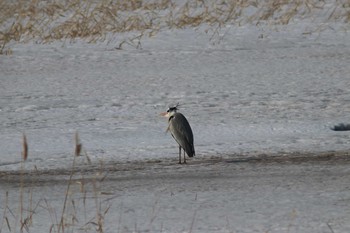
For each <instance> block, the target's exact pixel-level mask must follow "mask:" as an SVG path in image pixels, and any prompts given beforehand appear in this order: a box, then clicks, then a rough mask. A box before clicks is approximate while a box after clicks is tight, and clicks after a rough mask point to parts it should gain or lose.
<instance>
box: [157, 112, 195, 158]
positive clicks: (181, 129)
mask: <svg viewBox="0 0 350 233" xmlns="http://www.w3.org/2000/svg"><path fill="white" fill-rule="evenodd" d="M176 111H177V108H176V107H173V108H169V110H168V111H167V112H166V113H163V114H162V115H164V116H166V117H168V124H169V125H168V129H167V131H170V133H171V135H172V136H173V138H174V139H175V141H176V142H177V143H178V144H179V163H181V148H182V149H183V150H184V152H186V154H187V155H188V156H189V157H193V156H195V150H194V144H193V133H192V129H191V126H190V124H189V123H188V121H187V119H186V117H185V116H184V115H182V114H181V113H179V112H176ZM184 163H186V156H185V154H184Z"/></svg>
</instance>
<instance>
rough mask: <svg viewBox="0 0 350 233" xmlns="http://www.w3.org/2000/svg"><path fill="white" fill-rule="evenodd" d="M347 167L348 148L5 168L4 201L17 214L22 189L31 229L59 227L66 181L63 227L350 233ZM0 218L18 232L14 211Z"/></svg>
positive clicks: (80, 229)
mask: <svg viewBox="0 0 350 233" xmlns="http://www.w3.org/2000/svg"><path fill="white" fill-rule="evenodd" d="M349 165H350V159H349V158H348V154H347V153H346V152H334V153H323V154H317V155H312V154H308V155H297V154H294V155H293V156H285V155H283V156H278V155H276V156H266V157H265V156H264V155H259V156H255V157H250V158H249V159H246V158H236V159H223V158H220V157H206V158H196V159H194V160H190V161H189V162H188V164H187V165H178V164H176V159H174V160H171V161H159V160H153V161H148V162H145V161H140V162H137V161H136V162H132V163H130V162H129V163H114V164H105V165H103V169H99V168H98V166H97V165H96V166H93V165H91V166H80V167H79V166H77V169H76V170H75V172H74V174H73V176H72V178H70V174H71V171H69V170H46V171H45V170H42V171H40V170H39V171H36V172H34V171H31V172H29V171H28V172H26V171H23V172H22V176H21V175H20V174H18V172H7V173H2V174H1V177H0V179H1V187H2V192H1V198H2V199H3V200H5V197H4V196H5V193H4V192H5V190H6V191H8V192H9V198H8V199H7V202H8V203H9V204H8V206H10V207H11V208H9V209H10V210H11V211H12V212H13V213H14V215H15V213H16V206H17V204H18V203H19V202H18V200H20V198H21V197H20V193H22V198H23V199H24V200H26V199H27V198H28V199H31V200H32V201H25V204H24V211H23V218H25V217H26V216H28V213H29V212H28V210H30V209H31V210H33V212H34V214H33V218H32V219H33V221H32V224H31V225H30V226H29V227H28V229H29V231H31V232H34V231H35V232H49V231H50V229H56V232H57V226H56V225H55V224H56V223H57V222H59V219H60V216H61V214H62V207H63V206H64V205H63V203H64V200H65V194H64V193H65V190H67V184H68V183H69V182H67V180H69V179H71V180H72V182H71V186H70V188H69V192H68V195H67V205H66V206H67V207H66V210H65V215H64V216H65V222H66V228H65V231H67V232H95V231H96V229H97V226H96V225H95V224H93V223H96V222H97V221H96V218H95V216H96V213H97V212H99V213H101V216H103V230H104V232H350V223H349V216H350V202H349V199H350V187H349V179H350V168H349ZM82 174H84V175H82ZM89 174H90V175H89ZM21 177H22V178H21ZM21 179H22V182H21ZM21 183H24V185H20V184H21ZM81 183H84V185H81ZM21 186H22V188H21ZM20 190H22V192H19V191H20ZM2 203H5V202H3V201H2ZM30 203H32V204H31V206H32V207H31V208H29V206H30ZM2 210H4V209H2ZM1 216H7V217H8V219H9V222H10V225H11V227H12V229H14V228H15V216H12V215H11V214H10V211H7V213H5V215H3V213H1ZM73 217H74V218H73ZM17 218H18V217H17ZM73 219H74V220H73ZM17 228H18V229H19V226H18V225H17ZM1 229H2V232H7V230H8V227H7V225H6V223H4V222H3V225H2V228H1Z"/></svg>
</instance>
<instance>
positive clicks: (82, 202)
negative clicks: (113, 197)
mask: <svg viewBox="0 0 350 233" xmlns="http://www.w3.org/2000/svg"><path fill="white" fill-rule="evenodd" d="M22 139H23V141H22V147H23V151H22V156H23V160H22V161H21V170H20V172H19V176H18V180H17V181H18V185H19V190H18V198H19V200H18V206H10V205H9V202H10V201H9V199H10V198H12V195H11V194H9V192H8V191H7V192H6V197H5V200H3V203H2V204H3V205H2V207H3V213H2V216H1V215H0V216H1V217H2V219H1V223H0V233H1V232H3V231H4V232H31V230H33V229H32V228H33V227H35V226H34V224H33V219H34V220H36V221H37V222H40V219H38V218H39V217H38V216H37V214H38V213H40V212H43V211H44V212H47V215H48V216H49V217H50V219H51V226H50V228H49V229H47V232H57V233H60V232H62V233H63V232H73V231H74V229H79V230H84V231H85V232H99V233H102V232H104V218H105V216H106V215H107V213H108V211H109V208H110V207H111V205H110V204H108V203H102V201H101V200H100V194H101V191H100V186H101V185H102V182H103V181H104V179H105V178H106V175H104V176H101V174H104V167H103V164H101V167H100V171H98V172H97V174H95V175H93V176H90V177H89V178H88V179H85V178H84V174H83V172H80V171H79V169H77V163H76V159H77V156H74V159H73V164H72V168H71V170H70V175H69V178H68V179H67V186H66V190H64V191H63V192H62V195H64V201H63V203H62V209H60V208H59V207H61V206H57V204H56V206H54V207H53V206H52V205H51V203H50V201H49V200H48V199H47V198H46V197H44V198H41V199H39V200H38V199H36V201H34V200H33V197H35V196H38V195H39V196H40V195H41V194H40V189H36V190H37V191H39V193H37V192H35V191H34V190H35V187H36V178H38V176H39V175H40V174H39V173H38V174H36V171H37V169H36V170H34V171H26V169H25V160H26V159H25V155H27V153H28V143H27V139H26V135H25V134H24V133H23V136H22ZM79 145H80V149H81V143H80V139H79V135H78V132H76V134H75V147H76V148H77V146H79ZM76 151H77V149H75V152H76ZM79 155H80V151H79ZM85 155H86V161H87V163H88V164H89V165H92V164H91V160H90V158H89V157H88V156H87V153H86V152H85ZM31 173H34V174H31ZM28 175H30V177H32V178H31V179H30V178H28V177H26V176H28ZM78 177H81V178H78ZM77 180H79V181H77ZM77 184H78V185H80V189H79V191H78V190H77V189H76V188H75V187H76V186H77ZM14 185H16V184H15V183H14ZM90 194H91V195H90ZM104 194H106V193H104ZM87 195H89V197H87ZM91 202H92V203H91ZM91 205H93V206H95V208H96V214H93V213H92V214H93V215H92V216H91V213H90V212H88V211H87V209H88V208H89V207H87V206H91ZM14 209H17V210H14ZM81 210H83V211H84V212H83V213H81ZM82 216H83V217H82ZM82 218H84V219H82Z"/></svg>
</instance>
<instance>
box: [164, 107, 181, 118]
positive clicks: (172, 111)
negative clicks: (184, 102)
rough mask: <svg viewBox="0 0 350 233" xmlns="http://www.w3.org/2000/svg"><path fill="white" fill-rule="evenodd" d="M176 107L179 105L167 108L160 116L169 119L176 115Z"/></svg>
mask: <svg viewBox="0 0 350 233" xmlns="http://www.w3.org/2000/svg"><path fill="white" fill-rule="evenodd" d="M178 106H179V104H177V105H175V106H174V107H169V108H168V110H167V111H166V112H162V113H161V114H160V115H161V116H164V117H167V118H169V117H171V116H172V115H174V114H175V113H176V111H177V110H178V108H177V107H178Z"/></svg>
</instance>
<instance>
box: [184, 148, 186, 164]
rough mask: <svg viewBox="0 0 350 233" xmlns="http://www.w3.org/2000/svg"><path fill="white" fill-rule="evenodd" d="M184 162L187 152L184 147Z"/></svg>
mask: <svg viewBox="0 0 350 233" xmlns="http://www.w3.org/2000/svg"><path fill="white" fill-rule="evenodd" d="M184 163H186V152H185V149H184Z"/></svg>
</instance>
